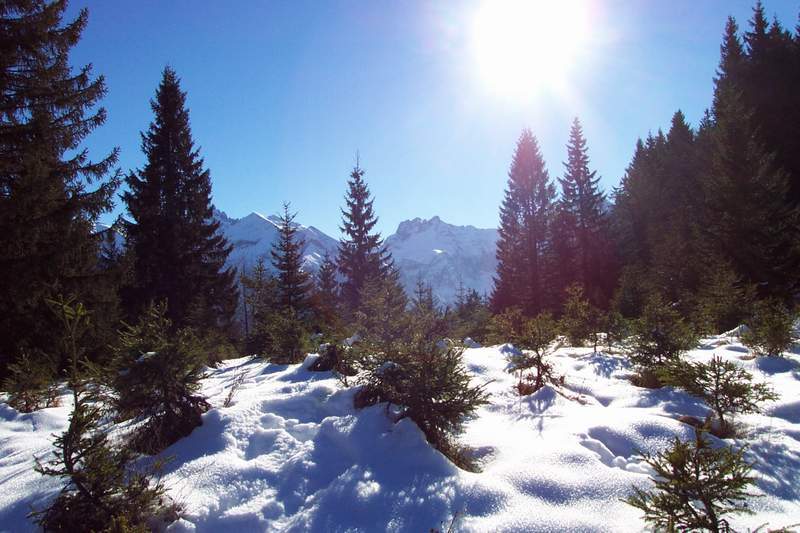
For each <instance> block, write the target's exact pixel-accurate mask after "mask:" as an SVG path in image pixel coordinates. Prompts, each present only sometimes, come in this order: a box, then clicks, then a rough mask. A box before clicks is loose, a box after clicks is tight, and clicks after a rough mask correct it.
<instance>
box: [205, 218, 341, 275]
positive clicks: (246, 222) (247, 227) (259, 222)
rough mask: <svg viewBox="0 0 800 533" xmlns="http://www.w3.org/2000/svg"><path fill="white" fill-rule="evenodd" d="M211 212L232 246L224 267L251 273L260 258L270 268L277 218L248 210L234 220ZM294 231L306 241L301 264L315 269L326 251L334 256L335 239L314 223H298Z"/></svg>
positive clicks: (277, 225) (275, 238) (312, 269)
mask: <svg viewBox="0 0 800 533" xmlns="http://www.w3.org/2000/svg"><path fill="white" fill-rule="evenodd" d="M214 214H215V216H216V218H217V220H219V222H220V230H221V231H222V234H223V235H224V236H225V238H226V239H227V240H228V242H229V243H230V244H232V245H233V251H232V252H231V254H230V255H229V256H228V261H227V265H228V266H233V267H235V268H237V269H240V270H241V269H242V267H244V268H245V270H246V271H247V272H251V271H252V268H253V267H254V266H255V264H256V263H257V262H258V259H259V258H263V259H264V263H265V265H266V266H267V268H268V269H271V268H272V267H271V263H270V250H272V243H273V242H275V241H277V239H278V227H279V223H280V222H279V220H278V218H277V217H275V216H268V217H267V216H264V215H262V214H260V213H250V214H249V215H247V216H246V217H244V218H239V219H236V218H230V217H228V216H227V215H226V214H225V213H224V212H222V211H219V210H216V211H215V213H214ZM298 230H299V231H298V233H297V234H298V236H299V237H300V238H302V239H304V240H305V243H306V248H305V255H304V263H303V264H304V267H305V268H306V269H308V270H309V271H311V272H316V270H317V269H318V268H319V265H320V264H321V263H322V258H323V257H324V256H325V252H326V251H327V252H329V253H330V254H331V255H333V256H335V255H336V248H337V246H338V242H337V241H336V240H335V239H333V238H331V237H329V236H328V235H326V234H324V233H323V232H321V231H320V230H318V229H317V228H315V227H314V226H302V225H299V224H298Z"/></svg>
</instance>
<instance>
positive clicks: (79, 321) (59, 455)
mask: <svg viewBox="0 0 800 533" xmlns="http://www.w3.org/2000/svg"><path fill="white" fill-rule="evenodd" d="M49 305H50V306H51V307H52V309H53V311H54V312H55V313H56V314H57V315H58V316H59V317H60V320H61V322H62V331H63V333H62V335H63V339H62V345H63V347H64V348H65V349H66V350H67V352H68V353H69V356H70V359H71V370H70V380H69V381H70V386H71V387H72V396H73V401H74V406H73V410H72V414H71V415H70V419H69V427H68V428H67V430H66V431H65V432H64V433H63V434H61V435H60V436H58V437H57V438H56V440H55V448H56V452H55V453H54V457H53V458H52V459H51V460H50V461H47V462H46V463H42V462H39V461H37V464H36V470H37V471H38V472H40V473H41V474H44V475H48V476H55V477H59V478H66V479H67V484H66V485H65V486H64V488H63V489H62V490H61V492H60V494H59V495H58V497H57V498H56V499H55V500H54V501H53V503H52V504H51V505H50V507H49V508H47V509H44V510H40V511H36V512H34V513H32V516H33V517H34V519H35V520H36V522H37V523H38V524H39V525H40V526H41V527H42V529H44V530H45V531H148V530H149V529H150V521H151V520H152V518H153V517H154V516H156V515H159V514H160V515H162V518H166V515H165V514H164V513H165V511H166V510H165V509H164V506H163V500H162V496H163V494H164V487H163V485H162V484H161V482H160V481H157V482H153V481H152V475H153V472H152V471H141V470H135V469H133V468H132V464H131V463H132V461H133V460H134V458H135V456H134V454H133V451H132V450H131V449H130V448H128V447H126V446H117V445H114V444H113V443H112V442H111V441H110V440H109V438H108V436H107V435H106V433H105V432H104V431H103V430H102V422H103V410H102V406H101V405H100V404H98V403H97V402H96V401H94V398H93V394H92V392H91V389H90V387H89V386H88V384H87V383H86V381H85V377H84V376H83V375H82V373H81V370H80V369H81V367H82V358H83V355H84V353H85V349H84V347H83V346H82V340H83V338H84V336H85V334H86V332H87V330H88V327H89V313H88V311H87V310H86V309H85V308H84V307H83V305H82V304H80V303H76V302H75V300H74V299H73V298H66V299H65V298H59V299H58V300H50V301H49Z"/></svg>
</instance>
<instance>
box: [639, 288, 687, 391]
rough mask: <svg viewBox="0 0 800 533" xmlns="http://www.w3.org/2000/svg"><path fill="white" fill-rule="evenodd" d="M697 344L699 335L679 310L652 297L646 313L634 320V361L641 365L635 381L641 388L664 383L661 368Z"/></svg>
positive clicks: (656, 297)
mask: <svg viewBox="0 0 800 533" xmlns="http://www.w3.org/2000/svg"><path fill="white" fill-rule="evenodd" d="M696 344H697V336H696V334H695V333H694V331H693V330H692V328H691V326H690V325H689V324H688V323H687V322H686V321H685V320H684V319H683V318H682V317H681V316H680V314H679V313H678V311H676V310H675V309H673V308H672V307H671V306H670V305H668V304H667V303H665V302H664V301H663V300H662V299H661V298H660V297H658V296H651V297H650V298H649V299H648V301H647V303H646V304H645V306H644V309H643V312H642V316H640V317H639V318H638V319H636V320H634V321H633V343H632V346H631V348H632V349H631V353H630V356H629V358H630V360H631V362H632V363H633V364H634V365H636V367H637V368H638V373H637V374H636V375H634V376H633V377H632V378H631V381H632V382H633V383H634V384H635V385H637V386H641V387H648V388H658V387H661V386H662V385H663V383H661V381H660V380H659V378H658V369H659V368H661V367H663V366H664V365H667V364H669V363H673V362H676V361H677V360H678V358H679V357H680V354H681V353H683V352H685V351H687V350H690V349H692V348H693V347H694V346H695V345H696Z"/></svg>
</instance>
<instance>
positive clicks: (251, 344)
mask: <svg viewBox="0 0 800 533" xmlns="http://www.w3.org/2000/svg"><path fill="white" fill-rule="evenodd" d="M242 286H243V287H245V291H246V295H247V300H246V305H247V306H248V307H249V309H250V314H249V321H250V324H251V326H250V333H249V335H247V337H246V338H245V349H246V350H247V353H250V354H253V353H262V352H263V350H264V348H265V347H266V346H267V344H268V339H269V335H270V332H269V331H268V328H269V322H270V320H269V317H270V314H271V313H272V312H273V310H274V309H276V308H277V307H278V288H277V282H276V280H275V278H273V277H272V275H271V274H270V273H269V272H267V267H266V265H265V264H264V258H263V257H259V258H258V260H257V261H256V265H255V266H254V267H253V270H252V272H251V274H250V275H247V276H244V278H243V280H242Z"/></svg>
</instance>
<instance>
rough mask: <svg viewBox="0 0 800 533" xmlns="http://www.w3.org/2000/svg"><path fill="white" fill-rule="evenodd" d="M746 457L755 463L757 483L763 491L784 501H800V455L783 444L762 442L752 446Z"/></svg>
mask: <svg viewBox="0 0 800 533" xmlns="http://www.w3.org/2000/svg"><path fill="white" fill-rule="evenodd" d="M746 457H747V459H748V460H750V461H753V462H754V463H755V464H754V466H753V468H754V470H756V471H758V475H757V476H756V483H757V484H758V486H759V488H760V489H761V490H763V491H764V492H766V493H768V494H772V495H773V496H776V497H778V498H780V499H782V500H798V499H800V485H798V483H797V473H798V472H800V453H798V452H797V451H796V450H792V449H790V448H789V447H788V446H786V445H785V444H783V443H781V442H769V441H765V440H762V441H760V442H757V443H754V444H751V445H750V447H749V448H748V451H747V455H746Z"/></svg>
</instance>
